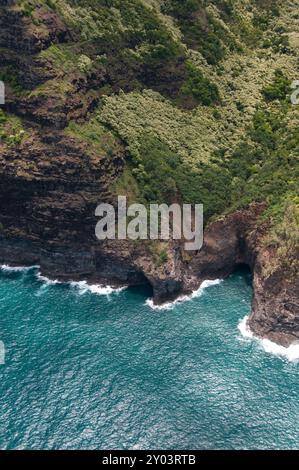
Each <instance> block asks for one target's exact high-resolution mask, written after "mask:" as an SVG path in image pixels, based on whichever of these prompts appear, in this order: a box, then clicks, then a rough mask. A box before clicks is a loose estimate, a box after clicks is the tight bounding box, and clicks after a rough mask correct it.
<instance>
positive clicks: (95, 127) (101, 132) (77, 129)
mask: <svg viewBox="0 0 299 470" xmlns="http://www.w3.org/2000/svg"><path fill="white" fill-rule="evenodd" d="M65 132H66V133H67V134H68V135H71V136H73V137H77V138H79V139H81V140H83V141H85V142H87V143H89V144H90V145H91V148H92V149H93V150H95V151H96V152H97V153H98V154H99V157H102V156H104V155H106V156H108V157H109V156H112V155H113V154H114V153H116V152H117V151H118V150H119V146H120V142H119V140H118V139H117V138H116V137H115V135H114V134H113V133H112V132H110V131H108V130H107V129H106V128H104V127H103V126H101V124H99V122H98V121H97V120H96V119H95V118H91V119H90V121H88V122H87V123H86V124H83V125H79V124H76V123H75V122H70V123H69V125H68V127H67V128H66V129H65Z"/></svg>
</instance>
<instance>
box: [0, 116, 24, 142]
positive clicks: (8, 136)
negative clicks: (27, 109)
mask: <svg viewBox="0 0 299 470" xmlns="http://www.w3.org/2000/svg"><path fill="white" fill-rule="evenodd" d="M24 137H25V131H24V129H23V128H22V122H21V120H20V119H19V118H17V117H16V116H13V115H11V114H7V113H5V112H4V111H3V110H2V109H0V145H1V144H3V145H4V146H9V147H13V146H15V145H17V144H19V143H20V142H21V141H22V139H23V138H24Z"/></svg>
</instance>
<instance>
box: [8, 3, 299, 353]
mask: <svg viewBox="0 0 299 470" xmlns="http://www.w3.org/2000/svg"><path fill="white" fill-rule="evenodd" d="M21 3H22V2H21ZM0 9H1V11H0V47H1V56H0V68H1V70H2V72H3V73H4V75H5V74H6V75H7V73H8V72H9V71H11V70H13V71H15V77H14V78H15V79H14V80H11V79H10V80H9V81H8V83H7V89H6V91H7V94H6V106H5V111H6V112H7V116H8V117H7V121H6V122H5V126H6V127H7V129H8V132H12V135H8V136H6V139H3V140H2V142H1V143H0V221H1V225H0V228H1V238H0V262H1V263H9V264H13V265H20V264H24V265H32V264H34V265H35V264H38V265H40V267H41V272H42V274H43V275H45V276H48V277H50V278H55V279H63V280H80V279H87V280H88V281H89V282H107V283H110V284H111V283H112V284H115V285H119V284H126V285H138V284H143V283H149V284H150V285H151V286H152V289H153V297H154V301H155V302H156V303H162V302H164V301H167V300H170V299H174V298H176V297H177V296H179V295H181V294H186V293H187V294H188V293H190V292H192V290H194V289H196V288H198V287H199V285H200V283H201V282H202V281H204V280H205V279H216V278H220V277H225V276H227V275H229V274H230V273H232V272H233V271H234V270H235V269H236V267H237V266H238V265H240V264H246V265H247V266H249V267H250V268H251V270H252V273H253V287H254V298H253V311H252V315H251V317H250V320H249V325H250V327H251V329H252V330H253V332H254V333H255V334H256V335H257V336H260V337H267V338H269V339H271V340H273V341H276V342H278V343H281V344H283V345H289V344H290V343H291V342H292V341H294V340H297V339H299V307H298V297H299V285H298V280H296V277H295V276H293V275H292V276H291V275H286V272H285V271H283V270H281V269H280V268H279V267H277V269H275V270H274V272H272V273H271V275H268V274H266V271H265V269H264V268H265V266H267V264H268V263H269V259H271V258H275V256H276V248H273V247H272V248H271V247H269V246H267V245H266V244H265V243H264V242H263V240H264V236H265V234H266V233H267V231H268V225H267V223H261V222H260V215H261V214H262V212H263V211H264V209H265V206H266V205H265V204H264V203H257V204H255V203H253V204H250V205H248V207H247V208H245V209H242V210H236V211H234V212H233V213H231V214H230V215H227V216H224V217H222V218H219V219H218V220H216V221H214V222H210V223H209V224H208V225H207V227H206V231H205V239H204V246H203V248H202V250H200V251H199V252H198V253H195V254H194V256H193V255H192V257H191V258H190V256H188V253H185V252H184V250H183V248H182V245H181V244H180V243H177V242H170V243H167V244H166V243H162V244H160V245H159V246H153V245H152V244H151V243H143V242H142V243H141V242H140V243H138V242H136V243H133V242H127V241H109V242H108V241H107V242H101V243H100V242H99V241H98V240H97V239H96V237H95V234H94V230H95V225H96V222H97V219H96V217H95V215H94V212H95V208H96V206H97V205H98V204H99V203H101V202H110V203H114V202H115V191H113V187H114V186H113V184H114V183H115V181H117V179H118V177H119V176H120V175H122V174H123V172H124V170H125V168H126V161H127V159H128V154H129V152H130V150H129V149H128V146H127V145H126V142H124V140H123V138H122V137H121V136H119V135H117V134H116V133H113V132H112V131H111V129H110V128H109V127H105V128H101V134H100V138H99V137H98V134H96V136H95V135H94V133H93V134H92V132H89V131H88V132H89V133H88V138H87V139H84V138H83V137H82V132H81V131H80V132H79V133H78V132H74V129H77V128H76V127H74V126H73V127H72V126H71V125H70V123H76V125H77V124H78V123H79V124H80V125H82V124H83V125H84V123H85V122H86V120H87V119H88V117H89V115H90V113H91V112H92V111H93V110H94V109H95V107H96V106H97V105H98V104H99V102H100V100H101V96H102V95H103V94H104V90H103V87H104V86H105V85H107V83H108V84H109V86H110V91H111V89H112V91H113V92H116V93H118V92H119V90H120V88H124V89H125V90H126V91H130V90H131V87H133V89H134V87H136V86H137V88H138V87H140V86H141V87H145V86H147V87H152V88H154V89H156V90H158V91H159V92H160V93H161V94H164V95H165V96H168V97H169V96H171V97H172V98H173V99H175V100H177V99H178V90H179V88H180V85H181V82H182V81H183V80H184V79H185V74H186V68H185V65H184V61H185V58H184V55H183V52H181V51H180V52H179V54H178V56H176V58H175V60H174V62H173V63H168V64H167V66H163V67H162V68H161V67H160V68H159V70H158V69H157V68H155V67H156V66H155V65H153V63H147V64H142V66H141V65H140V64H139V65H138V66H137V65H136V64H135V65H134V66H133V65H132V64H131V65H130V69H128V68H127V67H126V63H121V62H119V63H118V64H116V63H113V60H112V58H109V57H108V59H109V60H110V62H109V66H108V67H107V66H106V68H105V67H104V68H103V67H102V65H100V66H99V67H97V68H96V69H94V70H92V71H90V73H89V74H88V75H82V73H80V71H78V70H75V71H73V70H72V71H71V73H69V72H66V71H65V70H63V66H62V65H61V67H62V69H61V70H60V69H59V68H58V69H57V67H54V66H52V65H51V61H50V62H49V61H48V60H45V57H44V56H43V55H42V54H41V52H43V51H47V50H48V49H49V47H50V46H53V45H61V44H68V43H72V44H74V42H76V41H78V40H79V37H78V31H76V30H75V29H72V28H71V27H70V26H69V24H66V22H64V21H63V19H62V18H61V15H59V14H58V13H57V11H52V10H49V8H48V7H46V2H45V5H43V2H39V4H38V5H37V6H36V10H35V13H34V21H33V20H32V16H30V15H31V14H28V12H26V11H24V10H23V9H20V8H18V2H13V1H4V0H2V1H1V2H0ZM206 27H207V26H206ZM90 47H91V46H90ZM97 47H98V45H97ZM112 55H113V54H112ZM136 67H137V69H136ZM126 71H127V72H128V74H129V75H128V76H129V79H128V80H127V81H126V80H125V81H124V76H125V74H126ZM131 74H132V76H131ZM6 75H5V76H6ZM66 77H67V80H66ZM136 77H138V84H137V85H136V83H135V82H134V79H136ZM10 78H11V77H10ZM133 82H134V83H133ZM170 83H171V84H172V85H171V86H170V87H169V84H170ZM20 84H21V85H22V87H23V88H21V89H20ZM45 84H47V86H46V87H45ZM57 84H59V86H58V87H57ZM186 100H187V102H188V106H187V108H190V107H191V108H192V107H193V106H194V104H195V102H194V97H193V98H192V99H191V98H190V97H189V98H188V99H186ZM127 189H128V192H130V188H127ZM161 250H162V251H163V253H166V256H163V257H162V256H160V255H161V252H162V251H161Z"/></svg>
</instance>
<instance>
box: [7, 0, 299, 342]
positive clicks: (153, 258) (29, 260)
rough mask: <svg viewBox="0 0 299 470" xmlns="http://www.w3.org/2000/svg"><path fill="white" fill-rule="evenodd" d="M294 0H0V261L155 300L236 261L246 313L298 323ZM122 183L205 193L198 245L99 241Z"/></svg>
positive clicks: (193, 195) (265, 326)
mask: <svg viewBox="0 0 299 470" xmlns="http://www.w3.org/2000/svg"><path fill="white" fill-rule="evenodd" d="M295 3H296V2H278V1H265V2H259V1H256V2H247V1H237V2H230V1H223V2H215V1H207V2H201V1H199V0H198V1H197V0H194V1H192V2H190V1H185V2H183V1H179V2H178V1H175V0H172V1H158V0H157V1H154V0H153V1H141V0H140V1H139V0H131V1H129V0H126V1H124V0H123V1H116V0H115V1H114V0H113V1H112V0H111V1H110V0H109V1H104V0H99V1H97V2H95V1H92V0H80V1H75V0H68V1H64V0H48V1H33V0H28V1H13V0H11V1H8V0H6V1H4V0H1V1H0V79H1V80H3V81H4V83H5V85H6V104H5V106H4V107H3V108H1V109H0V126H1V127H0V136H1V142H0V173H1V179H0V229H1V243H0V261H1V262H6V263H11V264H39V265H40V266H41V272H42V273H43V274H44V275H46V276H49V277H52V278H60V279H87V280H89V281H90V282H94V281H99V282H109V283H115V284H119V283H121V284H140V283H146V282H147V283H150V284H151V286H152V288H153V295H154V300H155V301H156V302H157V303H161V302H164V301H166V300H169V299H173V298H175V297H177V296H178V295H181V294H183V293H190V292H191V291H192V290H194V289H195V288H197V287H198V286H199V284H200V283H201V282H202V281H203V280H205V279H210V278H218V277H224V276H227V275H228V274H230V273H231V272H233V271H234V269H235V268H236V267H237V266H238V265H240V264H246V265H248V266H249V267H250V268H251V270H252V273H253V287H254V299H253V312H252V315H251V317H250V320H249V324H250V327H251V329H252V330H253V331H254V333H255V334H256V335H258V336H261V337H267V338H270V339H272V340H274V341H276V342H278V343H281V344H284V345H288V344H290V343H291V342H292V341H294V340H296V339H298V338H299V306H298V296H299V286H298V149H299V136H298V107H296V106H295V105H292V104H291V102H290V97H289V94H290V84H291V82H292V80H295V79H296V78H298V77H297V76H296V73H297V61H298V56H297V53H298V37H299V34H298V18H297V16H296V15H297V14H296V11H297V10H296V5H295ZM117 194H126V195H127V196H128V198H129V200H130V201H139V202H143V203H145V204H148V203H149V202H152V201H155V202H173V201H178V200H179V201H183V202H189V203H203V204H204V208H205V223H206V229H205V241H204V246H203V248H202V250H200V251H199V252H198V253H194V254H192V256H190V254H188V253H186V252H184V250H183V246H182V244H181V243H179V242H169V243H166V242H160V243H158V242H143V241H142V242H141V241H140V242H138V241H136V242H130V241H109V242H108V241H107V242H102V243H100V242H99V241H98V240H97V239H96V237H95V234H94V229H95V225H96V222H97V219H96V217H95V215H94V212H95V208H96V206H97V205H98V204H99V203H100V202H110V203H112V204H114V203H115V201H116V196H117ZM286 213H287V216H286ZM279 228H283V230H279Z"/></svg>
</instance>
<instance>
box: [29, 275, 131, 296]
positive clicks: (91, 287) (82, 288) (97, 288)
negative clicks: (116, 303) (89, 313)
mask: <svg viewBox="0 0 299 470" xmlns="http://www.w3.org/2000/svg"><path fill="white" fill-rule="evenodd" d="M36 277H37V278H38V279H39V280H40V281H42V282H43V283H44V287H47V286H52V285H56V284H66V285H69V286H71V287H73V288H75V289H77V290H78V293H79V294H80V295H83V294H85V293H86V292H91V293H92V294H97V295H107V296H109V295H111V294H114V293H116V294H117V293H119V292H121V291H123V290H124V289H126V288H127V286H124V287H118V288H114V287H111V286H103V285H101V284H88V283H87V282H86V281H59V280H58V279H49V278H47V277H46V276H42V275H41V274H40V273H37V274H36Z"/></svg>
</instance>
